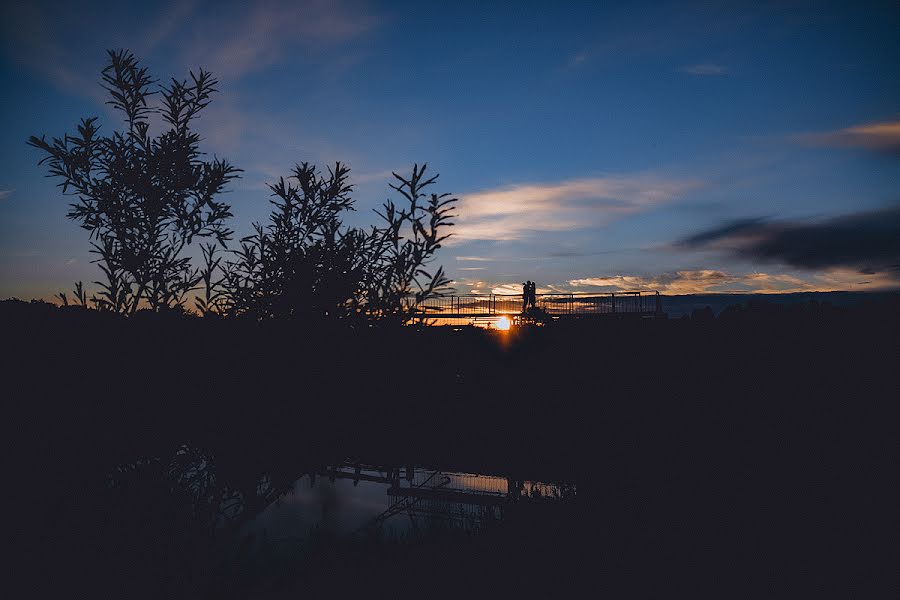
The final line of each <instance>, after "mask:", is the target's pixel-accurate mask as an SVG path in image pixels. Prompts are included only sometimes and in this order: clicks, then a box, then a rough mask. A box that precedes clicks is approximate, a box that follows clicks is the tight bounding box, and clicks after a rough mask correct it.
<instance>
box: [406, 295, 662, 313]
mask: <svg viewBox="0 0 900 600" xmlns="http://www.w3.org/2000/svg"><path fill="white" fill-rule="evenodd" d="M522 299H523V296H522V294H466V295H453V296H437V297H433V298H428V299H427V300H425V301H424V302H422V303H419V304H418V305H415V302H414V300H412V299H409V300H408V304H407V306H409V307H410V308H412V307H415V309H416V310H418V311H419V312H421V313H422V315H423V316H424V317H441V316H452V317H454V318H467V317H484V316H494V315H516V314H520V313H521V312H523V308H524V307H523V301H522ZM536 304H537V306H538V307H539V308H541V309H542V310H544V311H546V312H547V313H548V314H550V315H551V316H569V315H571V316H591V315H607V314H642V315H652V314H658V313H660V312H661V311H662V308H661V304H660V296H659V292H657V291H643V290H642V291H634V292H609V293H604V294H576V293H570V294H566V293H554V294H538V296H537V298H536Z"/></svg>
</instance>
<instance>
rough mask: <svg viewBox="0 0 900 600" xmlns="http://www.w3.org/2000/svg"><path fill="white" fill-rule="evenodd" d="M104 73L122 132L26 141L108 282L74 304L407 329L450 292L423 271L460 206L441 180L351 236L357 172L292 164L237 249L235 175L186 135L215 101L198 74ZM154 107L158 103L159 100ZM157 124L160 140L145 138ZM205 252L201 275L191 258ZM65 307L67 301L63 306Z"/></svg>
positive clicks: (82, 130)
mask: <svg viewBox="0 0 900 600" xmlns="http://www.w3.org/2000/svg"><path fill="white" fill-rule="evenodd" d="M108 55H109V64H108V65H107V66H106V67H105V68H104V69H103V70H102V72H101V76H102V86H103V88H104V89H105V90H106V91H107V92H108V93H109V98H110V99H109V100H108V102H107V104H109V105H110V106H112V107H113V108H114V109H115V110H117V111H119V112H120V113H122V116H123V119H124V127H123V129H122V131H115V132H113V133H112V134H110V135H101V133H100V126H99V125H98V124H97V118H96V117H90V118H85V119H82V120H81V123H80V124H79V125H78V126H77V128H76V129H77V132H75V133H71V134H65V135H64V136H62V137H56V138H53V139H52V140H51V141H47V139H46V138H45V136H41V137H37V136H32V137H31V138H30V139H29V141H28V143H29V145H31V146H33V147H35V148H37V149H39V150H41V151H42V152H43V154H44V157H43V158H42V159H41V160H40V163H41V164H46V165H47V170H48V177H53V178H55V179H57V180H59V184H58V185H59V186H60V187H61V188H62V192H63V194H66V195H70V196H74V197H75V198H76V200H75V201H74V202H72V203H71V204H70V205H69V207H70V210H69V213H68V217H69V218H70V219H72V220H73V221H75V222H77V223H78V224H79V225H80V226H81V227H82V228H83V229H85V230H87V231H88V232H90V244H91V248H92V249H91V252H92V253H93V254H95V255H96V256H97V258H96V260H95V262H96V263H97V264H98V266H99V268H100V270H101V271H102V273H103V275H104V279H103V280H101V281H96V282H94V283H95V285H96V286H99V291H98V292H97V293H93V292H88V290H87V288H86V287H85V286H84V285H83V283H82V282H80V281H79V282H77V283H76V284H75V290H74V292H73V294H72V297H73V302H74V303H75V304H76V305H77V306H80V307H81V308H91V309H95V310H101V311H105V312H112V313H117V314H128V315H133V314H135V313H136V312H137V311H138V310H141V309H148V310H151V311H154V312H165V311H172V310H174V311H176V312H183V311H186V310H188V311H190V310H197V311H198V312H199V313H200V314H203V315H211V316H217V317H235V316H249V317H252V318H256V319H267V318H282V319H283V318H316V319H325V318H327V319H366V320H384V319H392V320H401V321H403V320H406V319H408V318H409V316H410V308H411V307H413V306H414V305H415V304H417V303H419V302H421V301H422V300H424V299H426V298H428V297H430V296H432V295H434V294H439V293H441V292H442V291H443V290H445V289H446V288H447V286H448V285H449V284H450V283H451V282H450V281H449V280H448V279H447V277H446V276H445V275H444V271H443V268H441V267H438V268H437V269H432V268H431V267H429V264H430V263H431V261H432V260H433V258H434V254H435V252H436V251H437V250H438V249H439V248H440V247H441V243H442V242H443V241H444V240H445V239H447V237H449V233H447V227H449V226H452V225H453V223H452V222H451V219H452V217H453V215H452V214H451V213H452V212H453V207H454V203H455V202H456V199H455V198H452V197H450V194H447V193H443V194H437V193H433V192H431V189H430V186H432V185H433V184H434V183H435V182H436V180H437V178H438V176H437V175H434V176H431V175H426V170H427V167H426V165H424V164H423V165H422V166H421V167H419V165H418V164H416V165H413V169H412V173H411V174H410V175H409V176H407V177H403V176H401V175H398V174H396V173H394V174H393V175H394V178H395V179H396V183H394V184H391V187H392V188H393V189H394V190H395V191H396V192H397V193H399V194H400V195H401V196H402V197H403V200H402V201H400V203H399V204H395V203H394V201H392V200H387V201H385V202H384V204H383V205H382V206H381V208H380V210H376V211H375V213H376V215H377V216H378V219H379V223H378V224H377V225H373V226H371V227H369V228H367V229H366V228H359V227H348V226H345V225H344V223H343V216H344V214H345V213H346V212H347V211H351V210H354V200H353V198H352V192H353V186H352V184H351V183H350V179H349V174H350V169H349V168H347V166H346V165H343V164H341V163H339V162H338V163H335V165H334V167H332V168H330V169H328V172H327V173H326V174H323V173H321V172H320V171H319V170H318V169H317V168H316V166H315V165H310V164H309V163H306V162H304V163H302V164H298V165H297V166H296V167H295V169H294V170H293V172H292V173H291V175H290V176H289V177H288V178H287V179H285V178H279V180H278V182H277V183H273V184H268V188H269V190H270V192H271V200H270V201H271V203H272V204H273V206H274V208H273V210H272V212H271V214H270V215H269V222H268V223H267V224H265V225H263V224H261V223H254V224H253V230H254V233H253V234H252V235H249V236H246V237H244V238H242V239H241V240H240V241H239V243H238V246H237V248H234V247H232V248H229V246H228V243H229V241H231V239H232V236H233V233H234V232H233V231H232V230H231V229H230V228H229V227H230V225H229V223H228V221H229V219H230V218H231V217H232V216H233V215H232V212H231V206H230V205H229V204H228V203H226V202H225V201H224V200H222V198H221V196H222V194H223V192H225V191H226V188H227V186H228V184H229V183H230V182H232V181H233V180H234V179H236V178H238V177H239V176H240V172H241V169H239V168H237V167H235V166H234V165H232V164H230V163H229V162H228V161H226V160H222V159H219V158H214V159H212V160H207V159H206V158H205V154H204V153H203V152H202V151H201V149H200V135H199V134H198V133H197V132H195V131H193V130H192V129H191V127H192V125H193V124H194V121H195V119H197V118H199V117H200V115H201V114H202V112H203V111H204V109H206V107H207V106H208V105H209V103H210V102H211V99H212V95H213V94H214V93H215V92H216V91H217V89H216V86H217V85H218V80H217V79H215V77H214V76H213V75H212V74H210V73H209V72H207V71H204V70H203V69H202V68H201V69H200V70H199V72H198V73H196V74H195V73H194V72H193V71H192V72H191V73H190V77H189V78H185V79H182V80H178V79H174V78H173V79H171V80H170V83H169V84H168V85H158V82H157V81H156V80H155V79H153V77H152V76H151V75H150V74H149V73H148V70H147V68H146V67H144V66H142V65H141V64H140V62H139V61H138V60H137V58H135V56H134V55H133V54H132V53H131V52H128V51H126V50H118V51H113V50H110V51H109V52H108ZM155 95H158V96H159V104H158V105H155V104H154V100H155V99H154V98H153V96H155ZM154 115H158V116H159V117H160V119H161V125H162V126H161V129H162V132H161V133H159V134H158V135H154V133H155V131H154V132H151V126H150V119H151V117H152V116H154ZM198 240H212V241H208V242H207V243H203V244H201V245H200V250H201V253H202V264H201V265H200V266H195V265H194V263H193V261H192V260H191V256H190V247H191V245H192V244H193V243H194V242H195V241H198ZM58 297H59V299H60V301H61V302H62V303H63V304H64V305H68V304H69V295H68V294H67V293H66V292H60V293H59V294H58Z"/></svg>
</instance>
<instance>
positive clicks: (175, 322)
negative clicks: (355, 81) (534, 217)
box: [0, 296, 898, 597]
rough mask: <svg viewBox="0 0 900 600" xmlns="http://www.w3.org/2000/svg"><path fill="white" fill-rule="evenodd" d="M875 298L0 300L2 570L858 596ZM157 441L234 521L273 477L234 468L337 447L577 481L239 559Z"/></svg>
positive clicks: (133, 588) (884, 440) (299, 584)
mask: <svg viewBox="0 0 900 600" xmlns="http://www.w3.org/2000/svg"><path fill="white" fill-rule="evenodd" d="M897 308H898V304H897V296H889V297H887V298H883V299H881V301H879V302H876V303H870V304H866V305H859V306H854V307H845V308H837V307H834V306H830V305H824V304H816V303H813V304H808V303H807V304H798V305H792V306H777V305H770V304H760V303H755V304H753V305H751V306H749V307H748V306H745V307H742V308H733V309H729V310H725V311H723V312H722V313H721V314H720V315H719V316H718V318H711V315H710V314H709V313H706V312H697V313H696V314H695V318H693V319H685V320H669V321H666V320H638V321H627V320H623V321H590V320H585V321H572V322H567V323H554V324H551V325H549V326H546V327H540V328H533V329H532V328H522V329H521V330H518V331H513V332H511V333H508V334H504V333H498V332H490V331H484V330H477V329H469V328H463V329H461V330H455V329H450V328H421V329H417V328H411V327H406V328H398V327H370V326H367V325H364V324H357V325H356V326H354V327H347V326H343V325H340V324H328V323H317V324H315V325H310V324H303V323H285V322H270V323H263V324H259V323H251V322H240V321H230V322H226V321H216V320H210V319H197V318H190V317H185V316H177V315H155V314H146V315H142V314H138V315H136V316H135V317H134V318H132V319H129V320H123V319H119V318H116V317H113V316H111V315H104V314H100V313H96V312H85V311H81V310H79V309H72V308H69V309H65V310H63V309H57V308H55V307H52V306H48V305H42V304H25V303H17V302H5V303H2V305H0V320H2V324H3V328H4V332H5V336H4V342H3V343H4V350H5V357H4V373H5V376H4V380H5V384H6V386H5V387H6V389H7V393H6V394H5V396H6V401H5V402H4V412H5V413H6V417H5V419H4V425H5V426H4V437H5V439H6V440H7V441H8V446H7V448H8V450H7V453H6V454H7V457H6V458H7V462H8V463H9V468H8V469H7V477H8V482H9V485H8V486H7V489H8V492H7V495H6V498H5V500H6V502H7V504H8V509H7V510H8V512H7V514H9V515H11V518H10V524H11V529H12V530H13V533H14V536H12V537H11V538H10V539H12V540H14V543H15V544H16V548H17V552H16V554H17V555H18V556H19V560H18V561H17V564H16V565H15V566H16V569H15V570H16V572H18V573H20V574H21V575H23V577H24V578H25V579H26V580H27V581H28V582H30V585H31V586H32V588H33V589H34V590H36V591H40V592H47V591H51V590H52V591H57V592H62V593H66V594H78V595H81V593H82V592H83V591H88V590H89V591H91V592H93V593H94V594H99V595H103V596H105V595H117V596H122V597H135V596H147V597H159V596H168V597H172V596H187V597H198V596H199V597H203V596H211V597H223V596H227V595H234V596H245V595H246V596H254V595H255V596H261V597H271V596H278V595H281V594H286V595H292V594H293V595H296V594H294V592H296V591H297V590H306V591H311V590H314V589H317V586H321V589H323V590H327V591H330V593H331V594H334V595H342V594H343V593H344V592H348V593H349V591H350V590H351V588H353V589H356V590H359V591H364V592H369V593H374V594H375V595H386V594H388V593H390V595H404V594H405V593H410V594H411V595H414V594H413V592H415V591H416V590H421V589H434V588H433V587H428V586H432V585H433V584H434V582H435V581H436V580H440V581H441V582H442V584H441V586H440V588H439V589H440V591H441V592H450V591H454V590H455V591H458V592H461V593H468V594H469V595H474V596H480V595H484V594H481V593H479V591H480V592H485V593H486V592H487V591H489V590H490V589H494V588H496V589H497V590H501V591H504V590H505V591H509V592H510V593H512V592H519V593H526V594H527V593H528V592H529V591H530V592H533V593H537V591H538V590H545V589H546V590H548V591H555V592H556V593H561V594H566V593H568V594H572V593H574V590H575V589H581V588H582V586H585V585H589V586H591V587H592V588H595V589H597V590H609V591H612V592H615V593H617V594H618V595H625V596H646V595H683V594H685V593H693V594H701V595H704V594H705V593H713V592H716V593H720V594H721V593H727V594H728V595H747V596H753V597H760V596H765V597H793V596H795V595H797V594H798V593H804V594H807V593H808V594H815V595H819V596H822V595H829V596H830V595H841V596H847V595H850V596H859V595H864V596H865V595H871V594H872V592H874V591H875V590H878V589H887V586H889V585H890V582H891V578H892V577H893V576H892V573H893V568H892V565H890V564H889V561H888V560H887V557H886V556H885V555H882V554H881V553H880V551H879V550H878V548H879V547H880V546H881V542H888V541H890V540H891V537H892V536H891V533H890V532H891V519H892V518H893V517H891V515H895V512H896V508H895V505H894V506H891V505H890V501H889V500H888V498H889V497H890V495H889V490H890V486H891V483H892V481H893V480H894V479H895V478H894V475H895V473H896V444H895V442H896V433H897V430H896V422H897V421H896V417H897V410H896V407H895V402H896V398H897V397H898V394H897V392H898V389H897V388H898V386H897V379H896V375H895V372H896V367H897V344H896V331H897ZM183 446H187V447H191V448H196V449H200V451H202V453H203V456H205V457H208V460H207V462H208V463H209V464H210V465H211V467H210V468H214V469H215V473H216V478H217V480H218V481H220V482H225V483H227V485H228V487H229V488H230V489H237V490H242V493H243V496H242V497H243V498H244V505H245V506H244V509H243V511H244V513H243V514H244V515H245V517H244V518H247V517H248V516H252V515H253V514H255V513H258V512H259V511H260V510H262V508H264V507H265V505H266V503H267V502H269V501H271V499H272V497H273V495H272V494H268V495H265V494H263V495H261V494H259V493H258V489H257V488H258V482H259V480H260V475H261V474H265V475H266V476H267V477H268V480H269V481H270V482H271V488H272V489H273V490H275V491H276V492H277V490H283V489H286V488H287V487H288V486H289V485H290V484H291V483H292V482H293V481H294V480H296V479H297V478H298V477H300V476H301V475H303V474H304V473H307V472H311V471H312V470H315V469H316V468H319V467H321V466H322V465H328V464H334V463H335V462H337V461H340V460H343V459H344V458H347V457H357V458H359V459H361V460H365V461H368V462H369V463H372V464H391V465H398V466H399V465H406V464H416V465H428V466H432V467H435V468H444V469H456V470H460V471H467V472H482V473H502V474H504V475H509V476H515V477H521V478H523V479H528V478H531V479H537V480H544V481H568V482H572V483H574V484H575V485H577V489H578V496H577V499H576V500H575V501H574V502H573V503H568V504H566V505H564V506H561V507H558V510H554V511H546V513H545V512H543V511H538V512H536V513H532V512H529V511H524V510H523V511H522V512H521V513H518V514H516V515H514V516H513V517H512V518H510V519H508V520H507V521H505V522H503V523H501V524H500V526H499V527H498V528H497V529H494V530H491V531H489V532H486V533H485V534H484V535H482V536H477V537H475V538H474V539H468V538H466V539H456V538H454V539H453V540H449V541H445V542H442V543H434V542H431V543H428V544H425V545H423V546H416V547H415V548H411V547H409V546H403V545H400V546H398V547H391V548H389V549H384V548H379V549H378V550H377V551H372V552H368V553H367V552H360V551H358V549H357V550H353V551H345V550H335V549H326V550H323V551H322V552H321V553H320V555H317V556H315V557H313V558H307V559H306V560H307V561H308V563H309V564H305V565H304V564H292V565H287V566H284V565H283V566H282V567H280V570H279V571H278V577H274V576H272V577H270V576H268V575H266V576H263V577H259V576H257V577H255V578H254V577H250V576H245V575H246V573H245V572H244V571H242V570H241V569H243V568H244V567H240V566H235V565H233V564H230V563H228V562H227V561H223V560H220V558H221V555H220V554H217V550H216V548H218V546H217V544H219V543H220V542H221V539H222V536H224V535H225V534H223V533H222V531H227V530H228V527H219V528H218V529H217V528H216V527H213V528H212V529H210V528H209V527H206V525H208V524H206V525H204V524H203V523H200V522H199V521H202V518H201V515H202V514H203V511H202V510H201V508H202V507H199V506H198V504H197V502H198V500H197V497H196V496H191V494H190V493H188V492H189V490H188V491H185V490H183V489H179V488H178V487H177V486H176V485H174V484H172V474H171V473H168V472H163V471H162V470H160V469H161V467H159V466H156V467H154V466H153V465H154V464H157V465H158V464H160V463H154V460H156V459H159V458H160V457H167V456H172V454H173V452H175V451H176V450H177V449H178V448H179V447H183ZM142 459H143V462H141V460H142ZM123 466H126V467H125V468H124V471H125V472H127V473H129V475H128V476H127V477H125V476H122V477H118V479H116V477H113V478H112V479H111V474H112V473H119V474H121V473H122V472H123V469H122V467H123ZM117 467H118V468H119V469H118V470H117ZM111 480H115V481H117V482H118V483H116V484H115V485H111V484H110V481H111ZM122 481H124V482H125V483H121V482H122ZM123 490H124V491H123ZM275 496H277V493H276V494H275ZM423 543H424V542H423ZM18 562H20V563H21V566H20V565H19V564H18ZM311 564H313V565H314V567H315V568H311V567H310V565H311ZM262 572H263V573H268V571H262ZM242 573H243V574H242ZM348 573H353V574H354V575H353V576H352V577H351V576H348V575H347V574H348ZM451 573H452V574H453V576H452V577H450V575H449V574H451ZM236 581H237V582H239V583H235V582H236ZM482 581H489V582H491V585H492V586H494V588H484V587H479V586H478V585H476V584H478V583H480V582H482ZM467 585H468V586H469V587H466V586H467ZM457 587H458V590H457V589H456V588H457ZM467 590H468V591H467ZM498 593H499V592H498Z"/></svg>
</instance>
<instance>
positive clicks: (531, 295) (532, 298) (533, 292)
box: [528, 281, 537, 308]
mask: <svg viewBox="0 0 900 600" xmlns="http://www.w3.org/2000/svg"><path fill="white" fill-rule="evenodd" d="M528 303H529V304H530V305H531V307H532V308H535V307H536V306H537V284H536V283H535V282H533V281H530V282H529V287H528Z"/></svg>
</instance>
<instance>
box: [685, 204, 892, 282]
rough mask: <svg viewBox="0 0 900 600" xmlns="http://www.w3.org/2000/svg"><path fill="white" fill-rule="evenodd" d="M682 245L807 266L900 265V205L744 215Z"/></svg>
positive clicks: (874, 268)
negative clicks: (774, 217) (776, 216)
mask: <svg viewBox="0 0 900 600" xmlns="http://www.w3.org/2000/svg"><path fill="white" fill-rule="evenodd" d="M679 245H681V246H683V247H690V248H698V247H699V248H703V247H712V248H718V249H722V250H725V251H728V252H730V253H732V254H735V255H738V256H744V257H751V258H753V259H755V260H759V261H763V262H776V263H782V264H787V265H791V266H795V267H802V268H805V269H823V268H831V267H844V268H851V269H856V270H857V271H859V272H866V273H874V272H877V271H884V270H890V269H900V206H895V207H891V208H886V209H882V210H877V211H869V212H861V213H856V214H851V215H845V216H841V217H836V218H832V219H829V220H826V221H819V222H809V223H803V222H796V221H769V220H765V219H745V220H741V221H734V222H731V223H726V224H724V225H722V226H720V227H716V228H713V229H709V230H707V231H702V232H700V233H697V234H695V235H692V236H690V237H688V238H685V239H684V240H681V242H679Z"/></svg>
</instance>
